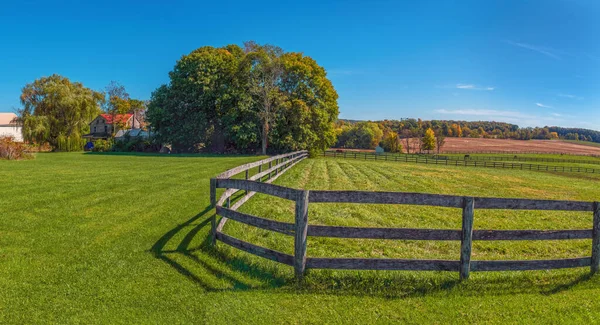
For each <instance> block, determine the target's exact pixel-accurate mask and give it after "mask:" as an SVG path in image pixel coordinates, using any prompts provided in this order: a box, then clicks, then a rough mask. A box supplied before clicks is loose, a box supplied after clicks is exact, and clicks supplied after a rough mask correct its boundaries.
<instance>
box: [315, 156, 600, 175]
mask: <svg viewBox="0 0 600 325" xmlns="http://www.w3.org/2000/svg"><path fill="white" fill-rule="evenodd" d="M322 156H323V157H333V158H351V159H362V160H383V161H396V162H411V163H417V164H433V165H445V166H457V167H458V166H463V167H484V168H508V169H521V170H536V171H550V172H559V173H590V174H597V173H600V169H595V168H586V167H572V166H548V165H536V164H522V163H513V162H504V161H487V160H484V161H478V160H473V159H441V158H439V157H434V156H426V155H395V154H387V153H382V154H376V153H372V152H346V151H344V152H336V151H324V152H323V154H322Z"/></svg>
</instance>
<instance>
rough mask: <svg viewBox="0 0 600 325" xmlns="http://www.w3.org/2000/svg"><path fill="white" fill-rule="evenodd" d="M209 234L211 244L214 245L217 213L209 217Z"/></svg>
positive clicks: (215, 243)
mask: <svg viewBox="0 0 600 325" xmlns="http://www.w3.org/2000/svg"><path fill="white" fill-rule="evenodd" d="M210 234H211V238H210V241H211V245H212V246H213V247H214V246H216V245H217V214H216V213H215V214H214V215H213V216H212V218H210Z"/></svg>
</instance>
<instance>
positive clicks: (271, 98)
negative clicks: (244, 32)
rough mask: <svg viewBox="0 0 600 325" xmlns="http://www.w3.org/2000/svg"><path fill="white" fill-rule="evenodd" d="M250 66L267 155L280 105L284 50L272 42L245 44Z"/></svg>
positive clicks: (253, 92) (250, 85)
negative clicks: (270, 133) (270, 43)
mask: <svg viewBox="0 0 600 325" xmlns="http://www.w3.org/2000/svg"><path fill="white" fill-rule="evenodd" d="M244 50H245V52H246V53H247V54H246V62H245V64H246V65H247V67H248V68H249V69H248V77H249V78H248V90H249V93H250V94H251V95H252V97H253V99H254V107H255V109H256V111H257V115H258V118H259V119H260V123H261V126H262V127H261V153H262V154H263V155H266V154H267V146H268V142H269V132H270V127H271V124H272V122H273V120H274V119H275V114H277V110H278V108H279V106H280V102H281V100H282V94H281V89H280V84H281V78H282V75H283V65H282V62H281V55H282V54H283V50H282V49H281V48H279V47H276V46H272V45H258V44H256V43H255V42H246V43H245V44H244Z"/></svg>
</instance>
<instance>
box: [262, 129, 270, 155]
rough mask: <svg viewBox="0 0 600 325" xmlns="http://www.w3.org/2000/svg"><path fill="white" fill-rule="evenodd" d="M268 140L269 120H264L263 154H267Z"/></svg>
mask: <svg viewBox="0 0 600 325" xmlns="http://www.w3.org/2000/svg"><path fill="white" fill-rule="evenodd" d="M267 141H269V122H267V121H264V122H263V132H262V154H263V156H264V155H266V154H267Z"/></svg>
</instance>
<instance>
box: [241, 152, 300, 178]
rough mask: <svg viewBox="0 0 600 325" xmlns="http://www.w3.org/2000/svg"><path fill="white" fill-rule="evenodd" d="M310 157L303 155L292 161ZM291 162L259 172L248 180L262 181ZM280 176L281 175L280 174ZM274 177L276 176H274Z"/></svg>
mask: <svg viewBox="0 0 600 325" xmlns="http://www.w3.org/2000/svg"><path fill="white" fill-rule="evenodd" d="M306 157H308V155H305V154H302V155H298V156H297V157H294V158H292V160H294V161H295V160H298V159H302V158H306ZM289 162H290V161H289V160H288V161H284V162H282V163H280V164H277V165H275V166H273V167H270V168H269V169H267V170H265V171H263V172H259V173H257V174H256V175H253V176H252V177H250V178H248V179H249V180H252V181H254V180H257V179H261V178H262V177H264V176H265V175H268V174H271V173H272V172H274V171H277V169H279V168H282V167H285V165H286V164H288V163H289ZM278 174H279V173H278ZM278 174H275V176H277V175H278ZM273 177H274V176H273Z"/></svg>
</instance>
